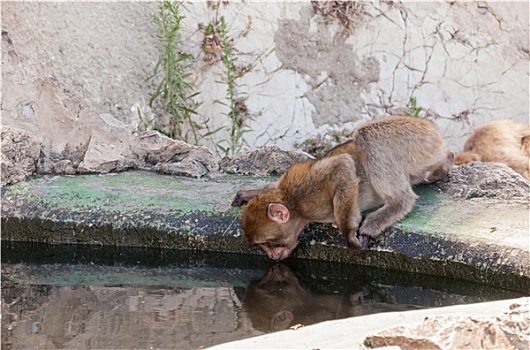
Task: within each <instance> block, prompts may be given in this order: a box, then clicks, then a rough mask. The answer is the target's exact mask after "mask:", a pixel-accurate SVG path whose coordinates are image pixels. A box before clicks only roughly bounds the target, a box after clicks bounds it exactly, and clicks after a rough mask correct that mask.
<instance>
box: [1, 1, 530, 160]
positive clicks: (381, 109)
mask: <svg viewBox="0 0 530 350" xmlns="http://www.w3.org/2000/svg"><path fill="white" fill-rule="evenodd" d="M528 6H529V5H528V3H527V2H514V3H510V5H509V6H507V5H506V3H503V2H479V3H477V2H453V1H451V2H385V1H383V2H376V3H363V4H362V5H359V7H357V8H356V9H355V11H356V12H355V13H354V14H353V15H352V16H349V17H348V18H349V21H350V25H349V27H348V28H346V27H345V26H344V24H343V23H342V22H341V21H340V18H339V17H337V16H338V14H337V13H336V12H335V13H334V12H333V11H331V12H325V11H323V12H322V11H321V12H315V10H314V8H313V7H312V5H311V3H309V2H277V3H271V2H228V3H225V2H221V4H220V7H219V9H218V10H217V9H213V8H212V7H211V6H209V3H207V2H191V3H185V5H184V6H183V14H184V15H185V16H186V18H185V19H184V21H183V29H182V34H183V37H184V39H185V40H184V41H185V45H184V47H182V50H183V51H184V52H188V53H190V54H191V55H192V57H193V61H192V63H193V67H194V69H195V70H194V72H193V83H194V85H195V87H196V90H197V91H200V92H201V94H200V95H199V97H198V98H199V100H200V101H199V102H202V104H201V106H200V107H199V108H198V112H199V115H198V116H197V118H198V120H197V122H199V123H200V122H202V121H208V123H209V127H210V129H211V130H213V129H216V128H217V127H219V126H222V125H226V123H227V120H226V115H225V113H226V109H225V106H223V105H222V104H219V103H216V102H215V101H216V100H222V99H223V98H224V93H225V86H224V84H221V83H218V82H219V81H220V80H222V73H221V72H222V63H221V62H220V61H211V60H210V61H208V60H206V54H205V52H204V51H203V49H202V43H203V40H204V36H203V34H202V33H201V31H200V30H197V27H198V25H199V23H203V24H206V23H210V22H211V21H212V20H214V19H215V17H216V15H217V14H219V15H223V16H224V17H225V18H226V21H227V23H228V24H229V31H230V32H229V34H230V36H231V37H232V39H233V42H234V48H235V50H236V51H235V52H236V54H237V65H240V66H247V65H251V66H252V68H251V70H250V71H249V72H248V73H246V74H245V75H244V76H242V77H241V78H239V79H238V80H237V82H238V91H237V92H238V94H240V95H241V96H246V98H247V99H246V103H247V107H248V109H249V112H250V113H251V115H252V116H253V120H252V121H251V122H250V124H249V126H250V127H251V129H252V131H251V132H249V133H246V134H245V135H244V140H245V146H246V147H248V148H249V149H252V148H256V147H260V146H264V145H273V144H275V145H277V146H280V147H281V148H284V149H288V148H292V147H293V145H294V144H295V142H298V143H301V142H303V141H304V140H305V139H307V138H311V137H315V135H317V134H319V133H331V132H333V131H337V130H339V131H342V130H344V129H352V128H353V127H354V126H355V125H356V124H357V123H358V122H359V121H364V120H368V119H373V118H377V117H380V116H383V115H387V114H389V113H396V112H397V113H401V112H403V111H406V110H407V105H408V103H409V98H410V97H411V96H415V97H416V99H417V101H418V106H419V107H420V108H421V110H422V115H424V116H426V117H428V118H430V119H433V120H434V121H435V122H436V124H437V125H438V127H439V128H440V129H441V130H442V132H443V135H444V137H445V139H446V141H447V143H448V145H449V147H450V148H451V149H453V150H454V151H459V150H460V148H461V146H462V144H463V142H464V140H465V138H466V137H467V136H468V134H469V133H470V132H471V130H472V128H473V127H474V126H477V125H481V124H484V123H486V122H487V121H490V120H495V119H506V118H509V119H514V120H519V121H526V120H528V113H529V101H528V94H529V90H528V86H529V84H528V81H529V67H528V59H529V49H528V47H529V39H528V38H529V35H528V28H529V19H528V13H529V11H528ZM338 8H339V9H340V7H338ZM155 10H156V3H155V2H142V3H134V4H132V3H126V2H119V3H75V4H74V3H68V4H67V3H49V2H43V3H38V5H35V4H30V3H25V2H5V3H3V4H2V52H3V55H2V63H3V69H2V81H3V85H2V97H3V99H2V123H4V124H5V125H7V126H11V127H18V128H20V127H21V125H19V124H20V120H29V122H28V123H29V124H27V123H26V124H25V125H24V129H25V130H26V131H31V130H32V128H33V126H32V125H31V123H32V122H31V120H33V124H35V125H36V124H38V121H39V120H41V119H42V116H41V114H42V113H45V112H46V111H42V110H41V111H38V110H33V111H32V110H31V105H32V103H33V102H34V101H35V100H36V99H37V98H36V97H35V91H37V89H38V81H44V80H46V79H49V78H50V77H55V79H57V81H58V82H59V83H60V84H61V85H63V86H64V89H65V92H67V93H68V96H69V98H67V99H65V100H60V101H58V102H60V103H62V104H63V105H64V106H65V110H66V112H67V113H68V114H69V115H70V117H72V118H79V119H81V121H80V123H82V120H83V119H84V118H87V116H89V115H100V114H103V113H109V114H112V115H114V116H115V117H116V118H117V119H119V120H121V121H123V122H126V123H127V124H130V125H133V126H134V125H136V126H138V109H140V110H141V111H143V113H145V114H146V115H151V116H152V115H155V114H156V115H159V116H163V117H164V113H163V111H161V110H159V109H157V108H156V107H155V108H154V109H151V108H149V106H148V105H147V102H146V101H148V100H149V97H150V95H151V94H152V93H153V89H154V86H153V84H154V83H153V82H150V83H146V82H145V78H146V77H147V76H148V75H149V73H150V72H151V71H152V68H153V66H154V64H155V62H156V59H157V57H158V54H159V47H158V43H157V41H156V38H155V35H156V32H155V28H154V26H153V23H152V20H151V18H150V17H149V16H150V15H151V14H152V13H154V11H155ZM35 19H37V20H35ZM87 21H88V22H87ZM80 28H82V30H81V29H80ZM36 48H37V49H36ZM70 97H71V98H70ZM70 100H76V101H80V102H79V104H78V105H77V106H74V105H72V103H71V102H70ZM52 129H53V128H52ZM46 132H47V133H48V134H46V135H45V134H44V132H43V134H42V135H38V136H39V137H41V138H43V139H44V140H46V138H47V137H53V135H52V134H49V133H50V131H49V130H48V131H46ZM225 136H226V135H224V134H223V133H219V134H216V136H215V137H218V138H219V139H222V138H223V137H225ZM217 141H218V139H215V138H213V139H206V140H204V142H203V145H204V146H207V147H208V148H210V149H211V150H212V151H214V150H215V149H216V147H215V143H216V142H217Z"/></svg>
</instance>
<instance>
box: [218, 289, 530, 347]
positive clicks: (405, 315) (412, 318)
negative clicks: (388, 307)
mask: <svg viewBox="0 0 530 350" xmlns="http://www.w3.org/2000/svg"><path fill="white" fill-rule="evenodd" d="M529 301H530V298H519V299H508V300H500V301H493V302H486V303H477V304H469V305H457V306H448V307H439V308H434V309H424V310H417V311H406V312H386V313H384V314H375V315H367V316H359V317H351V318H347V319H342V320H334V321H328V322H322V323H319V324H316V325H312V326H307V327H303V328H300V329H297V330H285V331H281V332H276V333H271V334H265V335H262V336H258V337H254V338H250V339H244V340H239V341H235V342H230V343H225V344H221V345H218V346H214V347H211V348H210V349H278V348H281V349H366V347H364V340H365V339H366V337H367V336H369V335H373V334H375V333H377V332H380V331H383V330H385V329H389V328H394V327H399V326H404V325H406V326H407V327H411V328H412V327H414V326H417V325H421V323H422V322H423V321H425V320H426V319H427V318H433V317H435V316H449V315H452V316H455V315H462V316H469V317H472V318H486V319H493V318H495V317H497V316H500V315H502V314H503V313H506V312H509V311H510V306H511V305H514V304H516V305H524V306H525V307H526V309H528V303H529ZM521 323H522V322H521ZM522 327H524V325H523V326H522ZM490 336H491V337H492V338H494V337H495V334H490ZM403 338H405V337H403ZM402 343H403V341H402ZM433 348H434V347H433ZM381 349H383V348H381ZM387 349H401V347H399V346H393V347H387Z"/></svg>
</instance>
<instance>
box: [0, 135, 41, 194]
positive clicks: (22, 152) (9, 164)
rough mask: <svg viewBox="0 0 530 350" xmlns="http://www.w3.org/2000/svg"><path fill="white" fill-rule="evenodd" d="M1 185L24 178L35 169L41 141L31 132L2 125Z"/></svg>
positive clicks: (34, 171)
mask: <svg viewBox="0 0 530 350" xmlns="http://www.w3.org/2000/svg"><path fill="white" fill-rule="evenodd" d="M1 135H2V158H1V164H2V165H1V166H2V181H1V182H2V186H4V185H8V184H12V183H16V182H19V181H22V180H25V179H26V178H27V177H28V176H30V175H33V174H35V173H36V171H37V165H38V163H39V156H40V152H41V147H42V145H41V142H40V140H38V139H37V138H36V137H35V136H34V135H32V134H31V133H29V132H27V131H25V130H21V129H17V128H12V127H6V126H4V127H2V131H1Z"/></svg>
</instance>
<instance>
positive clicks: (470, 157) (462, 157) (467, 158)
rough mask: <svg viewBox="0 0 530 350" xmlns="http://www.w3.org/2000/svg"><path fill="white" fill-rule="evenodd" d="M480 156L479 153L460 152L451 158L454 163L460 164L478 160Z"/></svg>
mask: <svg viewBox="0 0 530 350" xmlns="http://www.w3.org/2000/svg"><path fill="white" fill-rule="evenodd" d="M481 160H482V158H481V157H480V155H478V154H476V153H473V152H460V153H458V154H457V155H456V156H455V159H454V160H453V164H454V165H462V164H466V163H471V162H480V161H481Z"/></svg>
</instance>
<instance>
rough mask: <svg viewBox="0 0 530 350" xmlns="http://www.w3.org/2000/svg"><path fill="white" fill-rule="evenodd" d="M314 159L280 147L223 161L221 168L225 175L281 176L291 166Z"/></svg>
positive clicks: (244, 153)
mask: <svg viewBox="0 0 530 350" xmlns="http://www.w3.org/2000/svg"><path fill="white" fill-rule="evenodd" d="M310 159H314V158H313V157H312V156H310V155H309V154H307V153H305V152H296V151H286V150H282V149H280V148H279V147H276V146H271V147H262V148H260V149H257V150H254V151H251V152H241V153H238V154H236V155H234V156H233V157H224V158H223V159H221V162H220V164H219V167H220V168H221V170H222V171H224V172H225V173H232V174H241V175H258V176H267V175H281V174H283V173H284V172H285V171H286V170H287V169H288V168H289V167H290V166H291V165H293V164H295V163H300V162H304V161H306V160H310Z"/></svg>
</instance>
